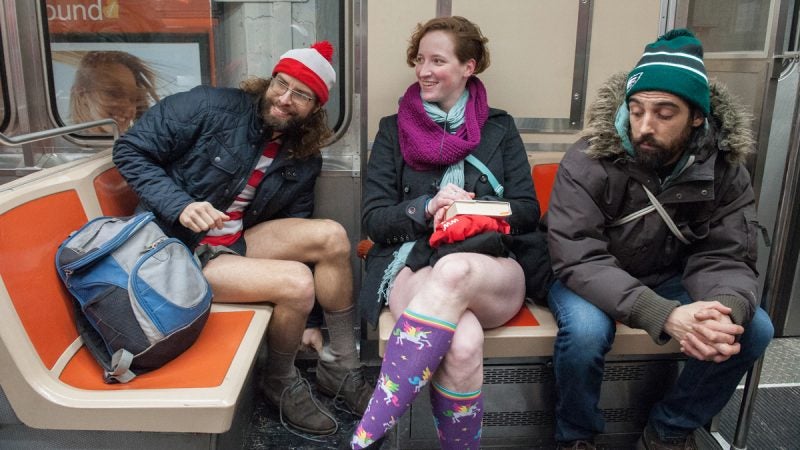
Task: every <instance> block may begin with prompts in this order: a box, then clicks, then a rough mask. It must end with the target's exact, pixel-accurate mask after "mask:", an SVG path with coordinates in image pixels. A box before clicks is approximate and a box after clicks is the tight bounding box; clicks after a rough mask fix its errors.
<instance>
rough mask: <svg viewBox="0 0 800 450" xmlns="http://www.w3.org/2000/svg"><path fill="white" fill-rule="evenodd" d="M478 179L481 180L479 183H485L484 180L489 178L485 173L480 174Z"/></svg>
mask: <svg viewBox="0 0 800 450" xmlns="http://www.w3.org/2000/svg"><path fill="white" fill-rule="evenodd" d="M480 180H481V183H486V181H487V180H489V178H488V177H487V176H486V175H481V178H480Z"/></svg>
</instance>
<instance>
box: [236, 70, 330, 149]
mask: <svg viewBox="0 0 800 450" xmlns="http://www.w3.org/2000/svg"><path fill="white" fill-rule="evenodd" d="M271 81H272V79H271V78H260V77H253V78H248V79H246V80H244V81H242V82H241V83H240V84H239V88H240V89H241V90H243V91H245V92H247V93H248V94H250V95H252V96H254V97H256V98H257V99H259V109H260V110H262V111H263V110H266V108H268V107H269V100H267V96H266V92H267V89H268V88H269V84H270V82H271ZM314 107H315V108H316V110H315V111H314V112H312V113H311V114H309V116H308V117H306V118H305V119H304V120H302V121H300V122H298V123H297V126H295V127H292V128H291V129H289V130H286V132H285V134H284V139H285V142H286V144H287V146H288V148H289V149H290V150H289V152H290V156H291V157H294V158H297V159H306V158H308V157H310V156H314V155H318V154H319V153H320V150H321V149H322V147H323V146H324V144H325V142H326V141H327V140H328V139H329V138H330V137H331V136H333V132H332V131H331V129H330V128H329V127H328V114H327V113H326V112H325V108H322V107H321V106H320V105H319V101H318V100H316V99H315V100H314Z"/></svg>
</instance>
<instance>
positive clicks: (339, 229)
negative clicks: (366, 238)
mask: <svg viewBox="0 0 800 450" xmlns="http://www.w3.org/2000/svg"><path fill="white" fill-rule="evenodd" d="M319 222H320V227H319V233H320V234H319V235H320V237H321V238H322V249H323V251H324V252H325V253H326V255H328V257H333V258H336V257H345V258H348V257H350V240H349V239H348V237H347V231H346V230H345V229H344V227H343V226H342V225H341V224H340V223H339V222H336V221H334V220H330V219H319Z"/></svg>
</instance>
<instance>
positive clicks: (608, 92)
mask: <svg viewBox="0 0 800 450" xmlns="http://www.w3.org/2000/svg"><path fill="white" fill-rule="evenodd" d="M626 78H627V74H626V73H625V72H620V73H617V74H615V75H613V76H612V77H611V78H609V79H608V81H606V83H605V84H604V85H603V86H602V87H601V88H600V89H599V91H598V97H597V99H596V100H595V101H594V103H593V104H592V106H591V108H590V109H589V114H588V120H587V126H586V129H585V131H584V132H583V136H582V137H583V138H585V139H587V140H588V141H589V148H588V149H587V150H586V153H587V154H588V155H590V156H592V157H593V158H608V157H624V156H626V154H625V149H624V148H623V145H622V139H621V138H620V136H619V134H618V133H617V129H616V127H615V126H614V119H615V117H616V114H617V109H618V108H619V107H620V105H622V103H623V102H624V101H625V82H626ZM709 87H710V91H711V115H710V117H708V120H709V121H712V122H713V126H712V127H711V128H712V129H715V130H716V133H715V136H714V139H712V140H711V141H710V142H707V143H706V145H709V144H711V143H713V142H716V148H717V149H718V150H719V151H721V152H723V153H724V154H725V159H726V160H727V161H728V162H729V163H731V164H739V163H743V162H744V161H745V160H746V158H747V156H748V155H749V154H751V153H753V152H754V145H755V141H754V139H753V133H752V131H751V129H750V116H749V114H747V113H746V112H744V111H743V110H742V108H741V107H740V106H739V105H738V104H737V103H736V102H735V101H734V99H733V96H732V95H731V94H730V93H729V92H728V89H727V88H726V87H725V86H724V85H722V84H720V83H717V82H715V81H712V82H711V83H710V86H709Z"/></svg>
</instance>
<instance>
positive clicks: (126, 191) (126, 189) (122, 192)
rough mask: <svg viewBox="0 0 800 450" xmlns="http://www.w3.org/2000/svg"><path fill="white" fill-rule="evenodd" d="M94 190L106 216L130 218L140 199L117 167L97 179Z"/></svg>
mask: <svg viewBox="0 0 800 450" xmlns="http://www.w3.org/2000/svg"><path fill="white" fill-rule="evenodd" d="M94 190H95V192H96V193H97V201H98V202H99V203H100V210H101V211H103V214H104V215H106V216H130V215H132V214H133V211H134V210H135V209H136V205H137V204H138V203H139V198H138V197H137V196H136V194H135V193H134V192H133V190H132V189H131V188H130V186H128V183H127V182H126V181H125V179H123V178H122V175H120V174H119V171H118V170H117V169H116V167H112V168H110V169H108V170H106V171H104V172H103V173H101V174H100V175H98V176H97V177H95V179H94Z"/></svg>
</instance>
